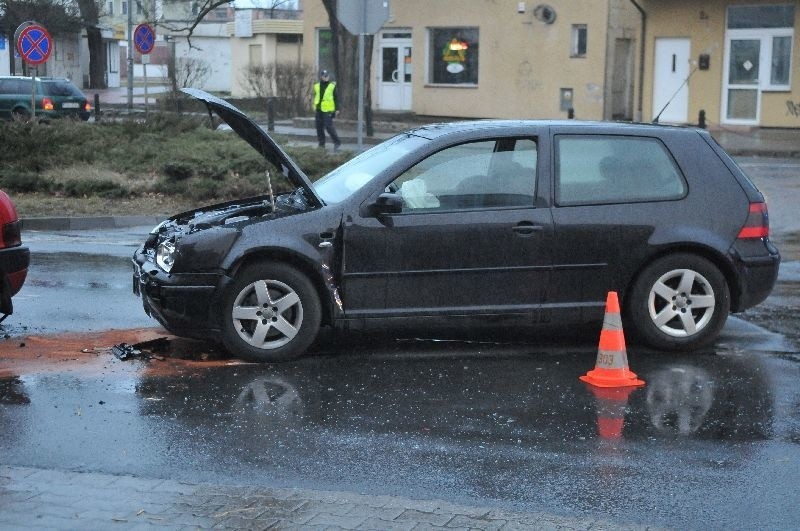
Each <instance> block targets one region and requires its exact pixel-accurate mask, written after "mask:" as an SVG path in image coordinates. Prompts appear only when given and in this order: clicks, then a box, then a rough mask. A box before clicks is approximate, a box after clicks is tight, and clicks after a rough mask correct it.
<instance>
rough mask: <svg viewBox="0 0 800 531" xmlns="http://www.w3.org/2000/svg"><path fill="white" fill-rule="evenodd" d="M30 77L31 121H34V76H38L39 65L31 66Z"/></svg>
mask: <svg viewBox="0 0 800 531" xmlns="http://www.w3.org/2000/svg"><path fill="white" fill-rule="evenodd" d="M31 73H32V74H33V77H31V123H36V78H37V77H39V67H38V66H34V67H33V72H31Z"/></svg>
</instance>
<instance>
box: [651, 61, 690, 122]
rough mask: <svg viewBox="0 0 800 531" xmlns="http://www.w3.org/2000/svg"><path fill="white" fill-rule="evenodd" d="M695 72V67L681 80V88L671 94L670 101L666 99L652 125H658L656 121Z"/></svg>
mask: <svg viewBox="0 0 800 531" xmlns="http://www.w3.org/2000/svg"><path fill="white" fill-rule="evenodd" d="M695 72H697V66H695V67H694V68H693V69H692V71H691V72H689V75H688V76H686V79H684V80H683V83H681V86H680V87H678V90H676V91H675V93H674V94H673V95H672V96H671V97H670V99H668V100H667V103H665V104H664V106H663V107H662V108H661V110H660V111H659V112H658V114H657V115H656V117H655V118H653V123H654V124H657V123H658V119H659V118H661V114H662V113H663V112H664V111H666V110H667V107H669V104H670V103H672V100H674V99H675V96H677V95H678V92H680V91H681V89H682V88H683V87H684V85H686V84H687V83H688V82H689V79H690V78H691V77H692V74H694V73H695Z"/></svg>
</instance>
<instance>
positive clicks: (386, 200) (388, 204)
mask: <svg viewBox="0 0 800 531" xmlns="http://www.w3.org/2000/svg"><path fill="white" fill-rule="evenodd" d="M366 211H367V212H366V213H367V215H368V216H381V215H386V214H399V213H400V212H402V211H403V198H402V197H400V196H399V195H398V194H392V193H388V192H386V193H382V194H381V195H379V196H378V198H377V199H376V200H375V202H374V203H372V204H370V205H367V209H366Z"/></svg>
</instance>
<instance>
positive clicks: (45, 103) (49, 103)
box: [42, 98, 56, 111]
mask: <svg viewBox="0 0 800 531" xmlns="http://www.w3.org/2000/svg"><path fill="white" fill-rule="evenodd" d="M55 108H56V106H55V105H53V100H51V99H50V98H42V109H44V110H46V111H52V110H53V109H55Z"/></svg>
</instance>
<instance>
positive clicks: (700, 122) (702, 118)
mask: <svg viewBox="0 0 800 531" xmlns="http://www.w3.org/2000/svg"><path fill="white" fill-rule="evenodd" d="M697 127H699V128H700V129H705V128H706V111H705V110H703V109H700V115H699V116H698V117H697Z"/></svg>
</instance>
